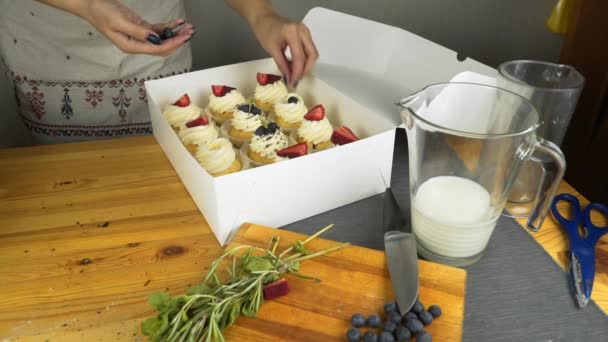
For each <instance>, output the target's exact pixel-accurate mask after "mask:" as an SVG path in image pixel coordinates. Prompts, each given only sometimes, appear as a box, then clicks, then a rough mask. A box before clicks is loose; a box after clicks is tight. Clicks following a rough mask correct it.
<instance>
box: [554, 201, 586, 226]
mask: <svg viewBox="0 0 608 342" xmlns="http://www.w3.org/2000/svg"><path fill="white" fill-rule="evenodd" d="M559 201H564V202H568V203H570V206H571V207H572V219H571V220H568V219H567V218H565V217H564V216H562V214H560V212H559V210H557V203H558V202H559ZM551 212H552V213H553V216H554V217H555V219H556V220H557V221H558V222H559V224H561V225H562V227H564V228H567V229H569V230H572V229H574V230H576V229H578V224H579V223H580V222H581V202H579V201H578V198H576V197H575V196H572V195H570V194H566V193H564V194H559V195H557V196H555V197H554V198H553V202H552V203H551Z"/></svg>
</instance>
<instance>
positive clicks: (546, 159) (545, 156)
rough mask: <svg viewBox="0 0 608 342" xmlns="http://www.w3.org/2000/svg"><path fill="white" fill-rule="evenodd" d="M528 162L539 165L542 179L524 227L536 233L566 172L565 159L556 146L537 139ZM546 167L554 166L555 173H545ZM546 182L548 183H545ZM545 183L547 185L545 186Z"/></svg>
mask: <svg viewBox="0 0 608 342" xmlns="http://www.w3.org/2000/svg"><path fill="white" fill-rule="evenodd" d="M530 160H531V161H533V162H535V163H538V164H540V166H541V167H542V169H543V177H541V180H540V184H539V186H538V195H537V196H536V198H537V200H536V203H535V205H534V210H533V211H532V214H531V215H530V217H529V218H528V222H527V224H526V227H527V228H528V229H529V230H531V231H533V232H537V231H539V230H540V227H541V226H542V224H543V222H544V220H545V218H546V217H547V214H548V213H549V209H550V208H551V202H552V201H553V197H554V196H555V193H556V192H557V189H558V187H559V184H560V182H561V180H562V178H563V177H564V173H565V171H566V158H565V157H564V154H563V153H562V151H561V150H560V148H559V147H558V146H557V145H555V144H554V143H552V142H550V141H548V140H543V139H539V140H537V141H536V143H535V144H534V149H533V151H532V156H531V158H530ZM548 166H554V168H555V169H556V171H555V172H554V173H553V172H549V171H547V169H548ZM547 177H551V179H547ZM547 180H549V181H550V182H547ZM547 183H549V184H548V185H546V184H547Z"/></svg>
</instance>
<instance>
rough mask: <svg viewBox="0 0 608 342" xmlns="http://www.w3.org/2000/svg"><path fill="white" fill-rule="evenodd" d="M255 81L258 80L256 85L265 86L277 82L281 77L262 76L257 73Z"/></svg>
mask: <svg viewBox="0 0 608 342" xmlns="http://www.w3.org/2000/svg"><path fill="white" fill-rule="evenodd" d="M257 79H258V83H259V84H260V85H263V86H265V85H267V84H270V83H274V82H276V81H279V80H280V79H281V76H278V75H273V74H262V73H261V72H258V76H257Z"/></svg>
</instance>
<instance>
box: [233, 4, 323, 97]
mask: <svg viewBox="0 0 608 342" xmlns="http://www.w3.org/2000/svg"><path fill="white" fill-rule="evenodd" d="M224 1H226V3H227V4H228V5H229V6H230V7H232V8H233V9H234V10H235V11H236V12H238V13H239V14H240V15H241V16H243V17H244V18H245V19H246V20H247V22H248V23H249V26H251V29H252V30H253V33H254V34H255V36H256V38H257V39H258V41H259V42H260V45H262V47H263V48H264V50H266V52H268V53H269V54H270V55H271V56H272V58H274V60H275V62H276V63H277V66H278V67H279V70H281V72H282V73H283V75H285V76H287V78H288V80H289V84H291V85H292V86H295V84H296V83H297V82H298V81H299V80H300V79H301V78H302V76H304V75H305V74H307V73H309V72H310V70H311V69H312V67H313V65H314V64H315V61H316V60H317V58H319V52H317V47H316V46H315V43H314V42H313V40H312V36H311V35H310V31H309V30H308V27H306V25H304V24H302V23H297V22H294V21H291V20H289V19H287V18H284V17H281V16H279V15H278V14H277V13H276V12H275V11H274V9H273V8H272V4H271V3H270V0H224ZM287 47H289V51H290V52H291V61H288V60H287V58H286V57H285V50H286V49H287Z"/></svg>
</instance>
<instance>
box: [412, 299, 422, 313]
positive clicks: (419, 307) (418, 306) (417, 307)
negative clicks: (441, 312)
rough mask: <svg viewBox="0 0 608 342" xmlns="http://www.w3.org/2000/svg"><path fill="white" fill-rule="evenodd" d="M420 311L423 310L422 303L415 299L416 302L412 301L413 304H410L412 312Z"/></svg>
mask: <svg viewBox="0 0 608 342" xmlns="http://www.w3.org/2000/svg"><path fill="white" fill-rule="evenodd" d="M422 311H424V305H422V303H420V301H418V300H417V301H416V303H414V306H412V312H414V313H417V314H419V313H421V312H422Z"/></svg>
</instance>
